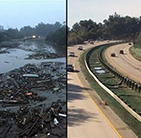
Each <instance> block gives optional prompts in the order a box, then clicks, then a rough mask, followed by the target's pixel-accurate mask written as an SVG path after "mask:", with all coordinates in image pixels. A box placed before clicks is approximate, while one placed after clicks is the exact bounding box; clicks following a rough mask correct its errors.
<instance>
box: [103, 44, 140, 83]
mask: <svg viewBox="0 0 141 138" xmlns="http://www.w3.org/2000/svg"><path fill="white" fill-rule="evenodd" d="M130 47H131V45H128V43H125V44H119V45H116V46H112V47H109V48H108V49H106V51H105V58H106V60H107V61H108V62H109V64H111V65H112V66H113V67H114V68H116V70H118V71H119V72H120V73H122V74H123V75H124V76H128V77H129V78H131V79H132V80H134V81H136V82H141V62H140V61H138V60H136V59H135V58H134V57H133V56H132V55H131V54H130V52H129V48H130ZM120 50H123V51H124V52H125V54H119V51H120ZM111 53H115V54H116V57H111Z"/></svg>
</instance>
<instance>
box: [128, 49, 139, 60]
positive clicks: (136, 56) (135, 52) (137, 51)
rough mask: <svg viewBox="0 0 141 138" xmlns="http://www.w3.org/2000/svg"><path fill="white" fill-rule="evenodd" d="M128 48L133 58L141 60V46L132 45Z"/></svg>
mask: <svg viewBox="0 0 141 138" xmlns="http://www.w3.org/2000/svg"><path fill="white" fill-rule="evenodd" d="M129 50H130V53H131V54H132V55H133V57H134V58H136V59H137V60H140V61H141V48H135V47H134V46H132V47H130V49H129Z"/></svg>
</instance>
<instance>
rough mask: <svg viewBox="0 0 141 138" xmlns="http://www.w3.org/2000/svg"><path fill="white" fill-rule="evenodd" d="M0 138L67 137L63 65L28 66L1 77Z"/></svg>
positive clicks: (53, 63) (57, 63)
mask: <svg viewBox="0 0 141 138" xmlns="http://www.w3.org/2000/svg"><path fill="white" fill-rule="evenodd" d="M0 137H3V138H4V137H6V138H23V137H28V138H29V137H52V138H53V137H54V138H58V137H61V138H63V137H66V74H65V65H64V63H59V62H44V63H42V64H40V65H34V64H27V65H25V66H24V67H21V68H19V69H15V70H13V71H11V72H8V73H6V74H3V75H2V76H0Z"/></svg>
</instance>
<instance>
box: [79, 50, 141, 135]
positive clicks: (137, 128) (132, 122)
mask: <svg viewBox="0 0 141 138" xmlns="http://www.w3.org/2000/svg"><path fill="white" fill-rule="evenodd" d="M97 50H98V49H97ZM87 52H88V51H87ZM87 52H84V53H83V54H82V55H81V57H80V64H81V70H82V72H83V74H84V76H85V77H87V80H88V82H89V84H90V85H91V87H92V88H93V89H94V90H95V91H96V92H97V93H98V95H99V96H100V97H101V99H102V100H107V102H108V105H109V106H110V108H111V109H112V110H113V111H114V112H115V113H116V114H117V115H118V116H119V117H120V118H121V119H122V120H123V121H124V122H125V123H126V124H127V125H128V126H129V127H130V128H131V129H132V130H133V131H134V132H135V133H136V135H137V136H138V137H139V138H140V137H141V123H140V122H139V121H138V120H136V119H135V118H134V117H133V116H132V115H131V114H130V113H128V112H127V111H126V110H125V109H124V108H123V107H122V106H121V105H120V104H119V103H118V102H117V101H116V100H114V99H113V98H112V97H111V96H110V95H109V94H108V93H107V92H106V91H105V90H103V89H102V88H101V87H100V86H99V85H98V84H97V82H96V81H95V80H94V79H93V78H92V76H91V75H90V74H89V72H88V71H87V69H86V67H85V63H84V59H85V56H86V53H87ZM96 53H97V54H94V55H95V57H93V59H92V60H94V61H95V63H96V66H97V67H99V66H101V67H102V68H104V67H103V66H102V65H101V63H100V62H99V61H97V60H98V57H96V55H98V51H96ZM91 67H92V68H94V67H95V66H94V63H93V64H91ZM105 71H106V74H104V75H105V76H100V78H103V81H104V83H106V84H108V83H109V84H110V87H113V86H115V85H117V83H119V80H117V79H116V78H114V76H113V75H112V74H111V73H110V72H109V71H107V70H105ZM96 75H97V76H98V74H96ZM108 78H109V81H108ZM110 78H111V79H110ZM111 84H112V85H111ZM113 88H114V87H113ZM114 89H115V90H116V91H117V92H116V93H117V95H118V94H121V93H124V94H125V92H123V90H122V88H120V89H119V88H114ZM136 93H137V92H136ZM122 95H123V94H122ZM123 97H126V96H124V95H123ZM123 97H120V98H121V99H122V98H123ZM131 97H132V96H131ZM124 99H125V98H124ZM130 100H131V99H130ZM130 100H129V101H130ZM125 101H126V100H125ZM127 101H128V100H127ZM130 102H131V101H130ZM134 102H135V101H134ZM135 105H136V104H135ZM130 106H131V105H130ZM132 106H133V107H135V106H134V104H132ZM136 110H139V109H137V108H136Z"/></svg>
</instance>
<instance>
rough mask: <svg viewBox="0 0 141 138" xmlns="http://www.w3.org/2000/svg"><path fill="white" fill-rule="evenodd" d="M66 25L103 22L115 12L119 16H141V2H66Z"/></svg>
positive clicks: (101, 0)
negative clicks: (90, 20)
mask: <svg viewBox="0 0 141 138" xmlns="http://www.w3.org/2000/svg"><path fill="white" fill-rule="evenodd" d="M68 7H69V9H68V13H69V17H68V25H69V27H71V26H72V25H73V24H74V23H76V22H79V21H80V20H85V19H92V20H93V21H95V22H97V23H98V22H103V20H104V19H108V17H109V15H113V14H114V13H115V12H116V13H117V14H120V15H121V16H126V15H129V16H131V17H139V16H141V0H68Z"/></svg>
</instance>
